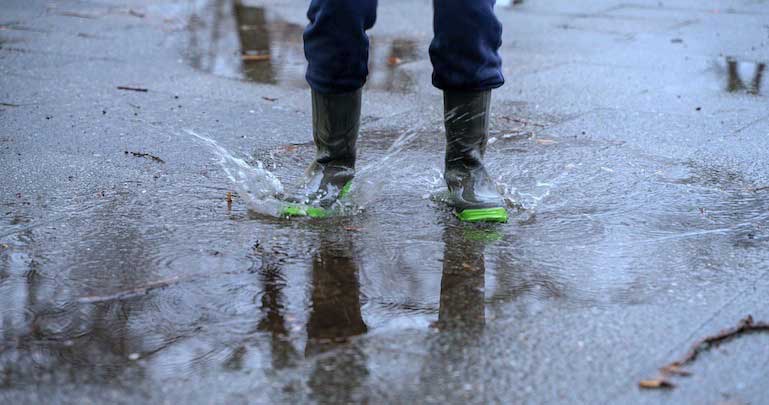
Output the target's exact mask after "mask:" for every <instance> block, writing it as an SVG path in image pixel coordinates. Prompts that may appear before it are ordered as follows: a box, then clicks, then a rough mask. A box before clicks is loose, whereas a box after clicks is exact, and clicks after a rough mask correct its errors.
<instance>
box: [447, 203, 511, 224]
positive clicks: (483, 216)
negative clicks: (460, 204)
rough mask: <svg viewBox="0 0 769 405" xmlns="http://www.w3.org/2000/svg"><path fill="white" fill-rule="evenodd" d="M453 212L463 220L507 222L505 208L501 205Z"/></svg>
mask: <svg viewBox="0 0 769 405" xmlns="http://www.w3.org/2000/svg"><path fill="white" fill-rule="evenodd" d="M455 214H456V216H457V218H459V219H460V220H461V221H465V222H500V223H504V222H507V210H506V209H504V208H502V207H496V208H476V209H466V210H464V211H455Z"/></svg>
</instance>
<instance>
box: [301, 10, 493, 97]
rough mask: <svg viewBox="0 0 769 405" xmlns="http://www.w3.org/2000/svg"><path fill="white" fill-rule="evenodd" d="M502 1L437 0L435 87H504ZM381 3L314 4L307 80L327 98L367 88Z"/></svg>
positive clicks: (432, 49)
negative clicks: (498, 8) (497, 9)
mask: <svg viewBox="0 0 769 405" xmlns="http://www.w3.org/2000/svg"><path fill="white" fill-rule="evenodd" d="M495 2H496V0H433V9H434V16H433V31H434V34H435V36H434V38H433V41H432V43H431V44H430V60H431V61H432V63H433V85H434V86H435V87H437V88H439V89H442V90H464V91H483V90H489V89H493V88H497V87H499V86H501V85H502V84H503V83H504V81H505V80H504V78H503V76H502V60H501V59H500V57H499V53H498V52H497V51H498V50H499V47H500V45H501V44H502V24H500V22H499V20H497V18H496V16H495V15H494V3H495ZM376 8H377V0H312V2H311V3H310V9H309V10H308V12H307V18H309V20H310V23H309V24H308V25H307V28H306V29H305V31H304V53H305V56H306V57H307V61H308V62H309V66H308V67H307V82H308V83H310V87H312V88H313V90H315V91H318V92H320V93H325V94H335V93H347V92H351V91H354V90H357V89H359V88H361V87H363V84H364V83H366V77H367V76H368V47H369V41H368V35H366V30H368V29H370V28H371V27H373V26H374V23H375V22H376Z"/></svg>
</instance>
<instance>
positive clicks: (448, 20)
mask: <svg viewBox="0 0 769 405" xmlns="http://www.w3.org/2000/svg"><path fill="white" fill-rule="evenodd" d="M495 2H496V0H433V8H434V10H435V15H434V17H433V30H434V33H435V36H434V37H433V42H432V43H431V44H430V60H431V61H432V63H433V85H434V86H435V87H437V88H439V89H442V90H460V91H483V90H490V89H494V88H497V87H499V86H501V85H502V84H504V83H505V79H504V77H503V76H502V59H501V58H500V57H499V53H498V50H499V47H500V46H501V45H502V24H501V23H500V22H499V20H498V19H497V17H496V16H495V15H494V3H495Z"/></svg>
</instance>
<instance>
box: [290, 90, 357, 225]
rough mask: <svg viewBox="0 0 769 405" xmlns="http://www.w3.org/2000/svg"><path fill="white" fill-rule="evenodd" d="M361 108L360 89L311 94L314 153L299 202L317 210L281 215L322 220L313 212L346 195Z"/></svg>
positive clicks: (353, 161) (352, 171) (327, 206)
mask: <svg viewBox="0 0 769 405" xmlns="http://www.w3.org/2000/svg"><path fill="white" fill-rule="evenodd" d="M360 107H361V90H360V89H359V90H356V91H354V92H352V93H345V94H321V93H318V92H316V91H314V90H313V91H312V137H313V141H314V142H315V147H316V153H315V160H314V161H313V162H312V163H311V164H310V167H308V168H307V172H306V173H305V190H304V195H303V197H302V198H299V200H300V201H298V202H300V203H302V204H306V205H309V206H311V207H314V208H316V209H315V210H307V211H301V210H296V209H295V210H289V209H287V210H286V211H285V212H284V214H286V215H310V216H323V215H313V212H315V213H322V212H324V209H327V208H329V207H331V206H332V204H333V203H334V202H336V201H337V200H339V199H340V198H343V197H344V196H345V194H347V192H348V191H349V188H350V184H351V182H352V179H353V176H354V175H355V142H356V141H357V139H358V129H359V127H360ZM318 208H320V210H319V209H318Z"/></svg>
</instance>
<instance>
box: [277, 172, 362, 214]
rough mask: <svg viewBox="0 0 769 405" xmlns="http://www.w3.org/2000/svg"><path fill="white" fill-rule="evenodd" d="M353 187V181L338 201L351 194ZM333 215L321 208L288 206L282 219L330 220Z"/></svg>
mask: <svg viewBox="0 0 769 405" xmlns="http://www.w3.org/2000/svg"><path fill="white" fill-rule="evenodd" d="M351 187H352V181H348V182H347V184H345V185H344V187H342V191H340V192H339V197H338V198H337V199H338V200H341V199H342V198H344V197H346V196H347V194H349V193H350V188H351ZM331 215H332V212H331V211H330V210H327V209H325V208H321V207H311V206H309V205H288V206H286V207H283V210H282V211H281V212H280V216H282V217H310V218H315V219H321V218H328V217H330V216H331Z"/></svg>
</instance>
